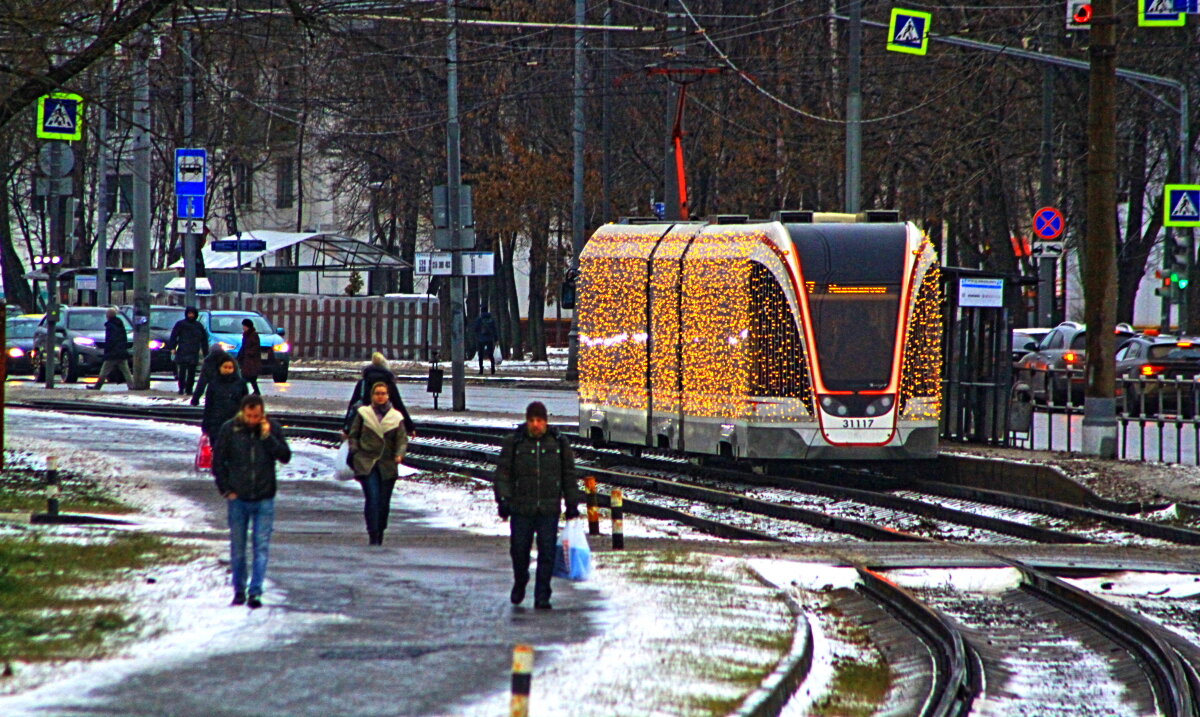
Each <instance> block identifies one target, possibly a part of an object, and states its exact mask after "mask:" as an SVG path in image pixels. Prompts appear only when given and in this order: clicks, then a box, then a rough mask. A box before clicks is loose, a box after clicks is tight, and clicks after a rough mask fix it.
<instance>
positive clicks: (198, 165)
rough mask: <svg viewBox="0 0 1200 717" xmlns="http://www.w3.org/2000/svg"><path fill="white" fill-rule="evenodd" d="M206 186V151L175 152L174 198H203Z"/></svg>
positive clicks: (180, 150)
mask: <svg viewBox="0 0 1200 717" xmlns="http://www.w3.org/2000/svg"><path fill="white" fill-rule="evenodd" d="M207 184H208V150H205V149H177V150H175V196H177V197H203V196H204V195H205V193H206V192H205V189H207V186H206V185H207Z"/></svg>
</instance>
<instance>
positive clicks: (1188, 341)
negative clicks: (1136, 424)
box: [1116, 336, 1200, 418]
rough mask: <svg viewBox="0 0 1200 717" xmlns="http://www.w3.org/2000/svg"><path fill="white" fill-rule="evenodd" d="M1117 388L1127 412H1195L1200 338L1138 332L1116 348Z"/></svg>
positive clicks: (1132, 414) (1199, 373) (1187, 416)
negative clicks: (1136, 335)
mask: <svg viewBox="0 0 1200 717" xmlns="http://www.w3.org/2000/svg"><path fill="white" fill-rule="evenodd" d="M1116 360H1117V388H1118V389H1119V391H1118V395H1123V397H1124V404H1125V411H1126V413H1128V414H1129V415H1131V416H1141V415H1143V414H1145V415H1148V416H1153V415H1157V414H1160V413H1166V412H1174V413H1177V414H1179V415H1181V416H1183V417H1184V418H1192V417H1193V416H1195V415H1196V400H1197V397H1198V396H1197V391H1196V382H1197V381H1196V380H1197V378H1198V377H1200V338H1196V337H1183V336H1181V337H1174V336H1138V337H1136V338H1133V339H1130V340H1129V341H1126V342H1125V344H1124V345H1122V346H1121V347H1120V348H1118V349H1117V356H1116Z"/></svg>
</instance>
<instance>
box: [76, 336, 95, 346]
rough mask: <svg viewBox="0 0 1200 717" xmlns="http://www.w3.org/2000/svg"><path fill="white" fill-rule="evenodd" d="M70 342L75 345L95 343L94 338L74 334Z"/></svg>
mask: <svg viewBox="0 0 1200 717" xmlns="http://www.w3.org/2000/svg"><path fill="white" fill-rule="evenodd" d="M71 343H73V344H75V345H76V346H95V345H96V341H95V340H94V339H89V338H88V337H86V336H76V337H75V338H73V339H71Z"/></svg>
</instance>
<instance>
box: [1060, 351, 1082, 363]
mask: <svg viewBox="0 0 1200 717" xmlns="http://www.w3.org/2000/svg"><path fill="white" fill-rule="evenodd" d="M1063 361H1066V362H1067V363H1079V354H1077V353H1075V352H1074V351H1068V352H1066V353H1065V354H1063Z"/></svg>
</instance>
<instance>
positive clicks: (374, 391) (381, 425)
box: [349, 381, 408, 545]
mask: <svg viewBox="0 0 1200 717" xmlns="http://www.w3.org/2000/svg"><path fill="white" fill-rule="evenodd" d="M370 396H371V402H370V403H368V404H367V405H365V406H359V408H358V410H357V411H355V413H354V418H353V419H351V421H350V431H349V433H350V456H351V463H352V465H353V468H354V477H355V478H356V479H357V480H358V483H359V485H361V486H362V490H363V499H364V503H363V517H364V518H365V519H366V521H367V536H368V540H367V542H368V544H369V545H383V531H385V530H387V523H388V512H389V511H390V508H391V502H392V488H394V487H395V485H396V478H397V476H398V471H397V470H396V466H397V465H398V464H399V463H400V461H401V459H403V458H404V453H405V451H407V450H408V436H407V435H406V434H405V432H404V424H403V419H402V418H401V416H400V412H399V411H397V410H396V409H395V408H392V403H391V401H390V400H388V386H387V383H385V382H383V381H377V382H375V383H374V384H372V385H371V393H370Z"/></svg>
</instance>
